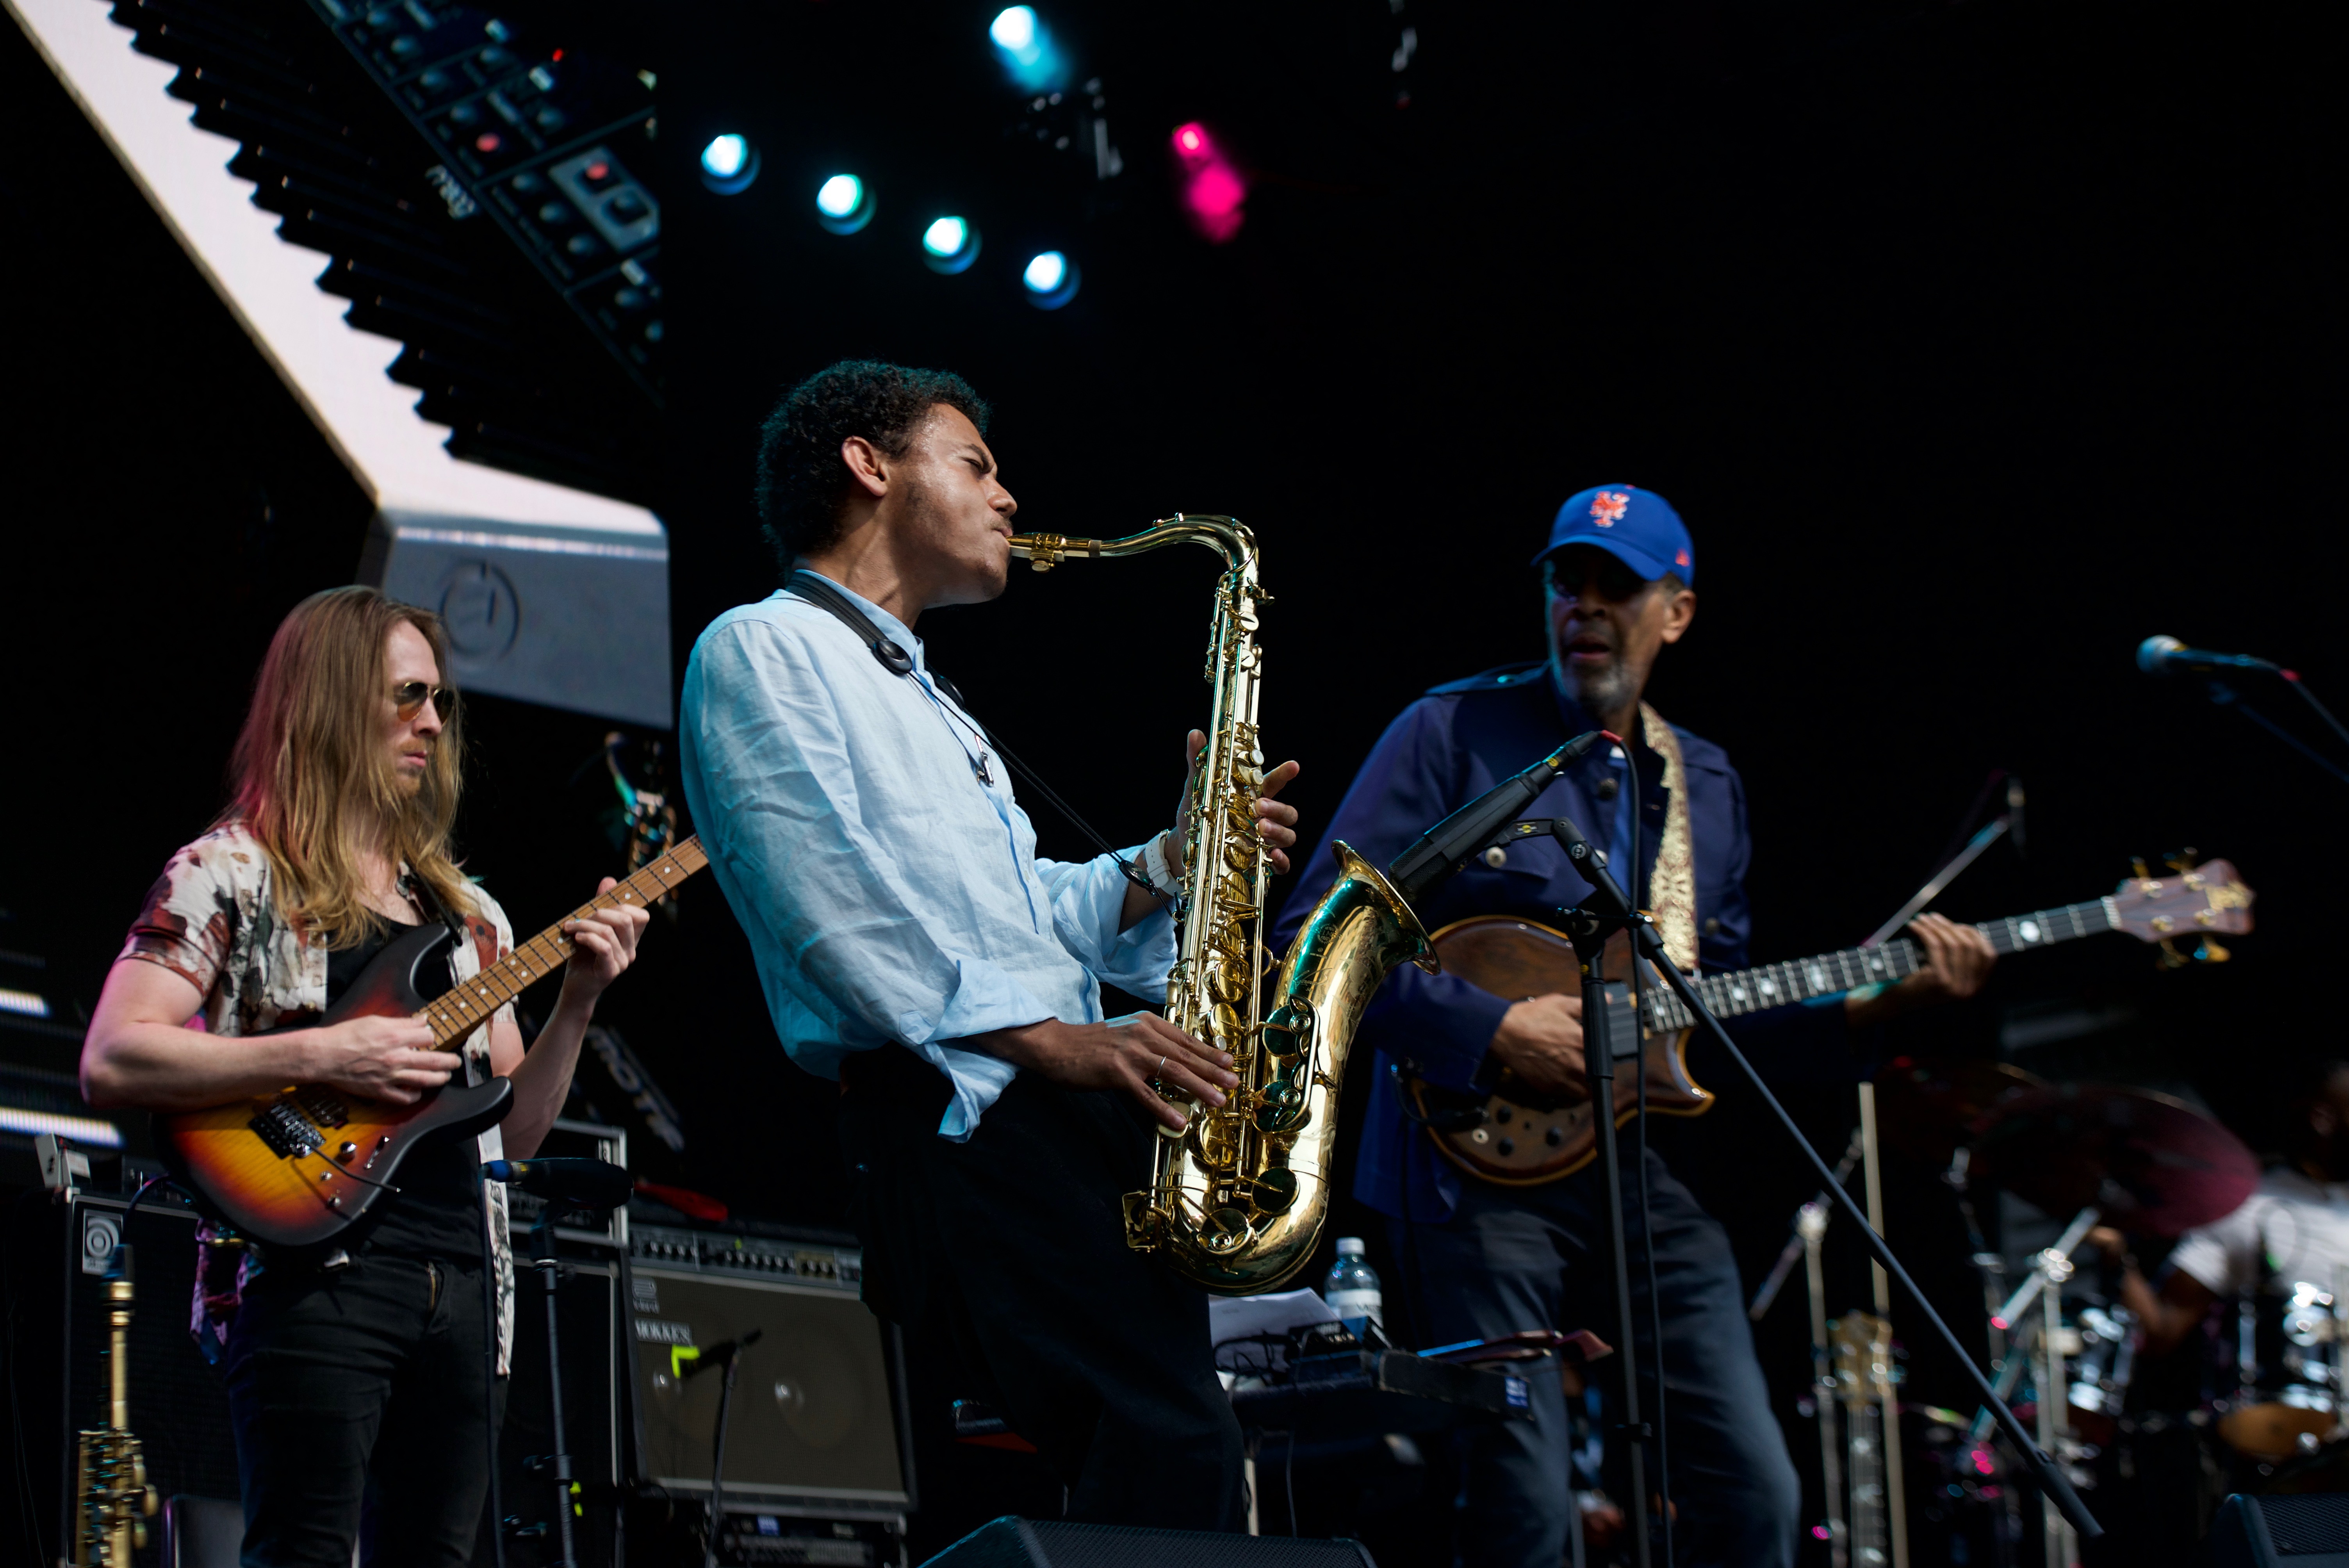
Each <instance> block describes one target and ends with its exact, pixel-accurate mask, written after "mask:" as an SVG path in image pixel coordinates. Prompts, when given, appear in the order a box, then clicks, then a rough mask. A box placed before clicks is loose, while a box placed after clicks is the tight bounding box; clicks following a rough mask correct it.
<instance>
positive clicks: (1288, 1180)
mask: <svg viewBox="0 0 2349 1568" xmlns="http://www.w3.org/2000/svg"><path fill="white" fill-rule="evenodd" d="M1248 1202H1249V1204H1250V1205H1251V1206H1252V1207H1253V1208H1254V1209H1255V1210H1256V1212H1257V1213H1259V1214H1285V1213H1287V1212H1288V1211H1289V1210H1290V1209H1292V1208H1295V1207H1296V1206H1297V1172H1296V1171H1291V1170H1288V1169H1287V1168H1286V1167H1282V1166H1276V1167H1274V1168H1273V1169H1272V1170H1269V1171H1266V1172H1265V1173H1264V1174H1263V1175H1261V1176H1258V1177H1257V1179H1256V1181H1254V1182H1253V1183H1252V1184H1251V1185H1250V1187H1249V1189H1248Z"/></svg>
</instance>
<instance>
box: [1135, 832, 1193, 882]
mask: <svg viewBox="0 0 2349 1568" xmlns="http://www.w3.org/2000/svg"><path fill="white" fill-rule="evenodd" d="M1173 837H1174V833H1173V831H1172V830H1168V831H1166V832H1163V833H1160V834H1159V835H1158V836H1157V837H1156V838H1154V839H1152V840H1151V841H1150V842H1148V843H1146V844H1144V845H1143V847H1142V874H1143V876H1146V877H1148V878H1149V879H1150V885H1151V886H1152V887H1154V888H1156V889H1157V890H1158V891H1159V892H1161V893H1163V894H1164V895H1165V896H1166V897H1168V898H1180V897H1182V896H1183V878H1182V874H1181V873H1180V872H1177V871H1175V869H1174V864H1173V862H1172V861H1171V860H1170V859H1169V857H1168V856H1167V853H1166V844H1167V841H1168V840H1170V839H1172V838H1173Z"/></svg>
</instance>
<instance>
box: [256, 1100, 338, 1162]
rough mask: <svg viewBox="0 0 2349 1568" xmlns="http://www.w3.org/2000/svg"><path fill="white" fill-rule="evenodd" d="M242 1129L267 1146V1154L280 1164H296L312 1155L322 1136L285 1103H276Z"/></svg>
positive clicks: (323, 1136)
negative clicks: (285, 1162) (306, 1156)
mask: <svg viewBox="0 0 2349 1568" xmlns="http://www.w3.org/2000/svg"><path fill="white" fill-rule="evenodd" d="M245 1125H246V1126H247V1127H250V1128H252V1129H253V1130H254V1132H255V1133H256V1134H257V1135H259V1137H260V1139H261V1141H262V1142H264V1143H265V1144H267V1145H269V1149H270V1152H271V1153H273V1154H274V1155H276V1156H277V1157H278V1158H279V1159H280V1160H298V1159H300V1158H301V1157H302V1156H303V1155H305V1154H310V1153H314V1152H316V1150H317V1148H318V1146H319V1145H320V1144H322V1143H324V1142H325V1141H326V1134H324V1133H322V1132H320V1131H319V1130H318V1129H317V1128H316V1126H315V1125H313V1124H312V1122H311V1121H310V1119H308V1118H307V1117H305V1116H304V1115H303V1114H302V1113H301V1112H300V1111H299V1110H297V1109H295V1108H294V1106H293V1105H292V1104H291V1103H290V1102H289V1101H286V1100H282V1099H281V1100H279V1101H278V1102H277V1103H276V1104H274V1105H273V1106H271V1107H270V1108H269V1109H266V1110H264V1111H263V1112H262V1113H261V1114H260V1115H259V1116H256V1117H254V1119H252V1120H251V1121H249V1122H246V1123H245Z"/></svg>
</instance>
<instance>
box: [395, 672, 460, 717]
mask: <svg viewBox="0 0 2349 1568" xmlns="http://www.w3.org/2000/svg"><path fill="white" fill-rule="evenodd" d="M428 701H429V702H430V703H431V704H432V711H433V712H434V713H437V714H439V715H440V717H442V718H444V719H445V718H447V717H449V710H450V709H451V708H453V707H456V706H457V694H456V693H455V692H453V691H451V690H450V689H449V688H448V687H447V686H426V685H425V684H424V683H423V682H422V681H402V682H400V683H399V684H398V686H394V687H392V688H391V708H392V711H393V712H394V713H397V714H398V715H399V722H400V723H402V724H406V723H407V722H408V721H409V719H411V718H414V717H416V716H417V715H418V714H419V713H422V712H423V711H424V705H425V703H426V702H428Z"/></svg>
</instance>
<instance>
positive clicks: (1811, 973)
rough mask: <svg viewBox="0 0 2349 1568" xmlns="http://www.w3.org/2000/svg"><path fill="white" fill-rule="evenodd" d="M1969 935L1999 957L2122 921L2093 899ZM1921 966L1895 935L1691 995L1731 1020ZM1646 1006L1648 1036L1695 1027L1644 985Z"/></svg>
mask: <svg viewBox="0 0 2349 1568" xmlns="http://www.w3.org/2000/svg"><path fill="white" fill-rule="evenodd" d="M1974 929H1975V930H1976V931H1979V932H1981V933H1982V934H1983V935H1984V936H1987V937H1989V938H1990V944H1991V947H1992V949H1993V950H1994V951H1995V952H1997V953H1998V954H1999V955H2000V956H2002V957H2003V956H2005V955H2006V954H2010V953H2020V952H2022V951H2023V950H2024V949H2025V948H2032V947H2051V946H2053V945H2054V944H2056V943H2059V942H2070V941H2073V940H2075V939H2076V938H2079V937H2083V936H2100V935H2102V934H2105V933H2106V932H2108V931H2118V930H2120V929H2121V922H2120V913H2119V912H2118V911H2117V910H2116V908H2115V907H2114V904H2113V901H2112V900H2111V899H2110V898H2100V899H2096V900H2095V901H2093V902H2092V903H2074V904H2066V905H2064V907H2063V908H2062V909H2043V910H2038V911H2036V912H2034V913H2030V914H2011V915H2008V916H2007V917H2006V918H2005V919H2003V920H1990V921H1984V922H1982V923H1981V924H1978V925H1976V926H1975V927H1974ZM1924 966H1925V963H1924V958H1923V955H1922V954H1921V952H1920V949H1919V948H1918V946H1917V944H1915V943H1914V942H1911V941H1910V940H1909V938H1907V937H1905V936H1900V937H1895V938H1894V939H1893V940H1891V941H1890V942H1888V943H1885V944H1883V945H1882V946H1880V947H1847V948H1845V949H1844V950H1843V951H1842V952H1840V953H1823V954H1819V955H1818V956H1816V957H1815V958H1797V959H1794V960H1791V961H1790V962H1788V963H1785V964H1764V965H1758V966H1756V967H1754V968H1752V969H1740V970H1736V971H1734V972H1733V973H1731V974H1727V975H1703V976H1702V977H1700V978H1699V979H1698V980H1697V981H1696V993H1697V995H1699V996H1700V997H1702V999H1703V1001H1704V1005H1705V1006H1707V1007H1709V1008H1711V1009H1712V1010H1713V1012H1714V1013H1715V1014H1716V1015H1718V1016H1722V1017H1724V1018H1728V1017H1736V1016H1741V1015H1743V1014H1746V1013H1759V1012H1764V1011H1766V1010H1767V1009H1769V1008H1772V1007H1785V1006H1792V1005H1793V1004H1795V1003H1796V1002H1807V1001H1810V1000H1812V999H1813V998H1815V997H1819V996H1833V995H1840V994H1842V993H1843V992H1846V991H1853V990H1857V989H1858V988H1859V987H1860V986H1862V985H1879V984H1889V983H1890V982H1892V981H1895V980H1902V979H1906V978H1907V977H1908V976H1909V975H1914V974H1916V973H1917V971H1919V970H1920V969H1922V968H1923V967H1924ZM1646 1000H1647V1013H1648V1027H1649V1028H1650V1029H1651V1030H1675V1029H1685V1028H1688V1027H1690V1026H1692V1025H1693V1024H1694V1023H1695V1022H1696V1019H1695V1017H1694V1016H1692V1015H1691V1014H1690V1012H1689V1010H1688V1008H1687V1007H1686V1006H1682V1002H1681V999H1680V998H1679V997H1678V996H1676V995H1673V994H1672V993H1671V992H1669V991H1666V990H1663V989H1661V987H1652V986H1651V987H1650V988H1649V990H1648V995H1647V999H1646Z"/></svg>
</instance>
